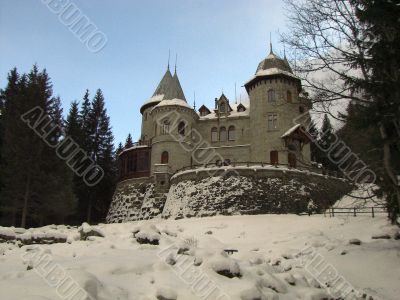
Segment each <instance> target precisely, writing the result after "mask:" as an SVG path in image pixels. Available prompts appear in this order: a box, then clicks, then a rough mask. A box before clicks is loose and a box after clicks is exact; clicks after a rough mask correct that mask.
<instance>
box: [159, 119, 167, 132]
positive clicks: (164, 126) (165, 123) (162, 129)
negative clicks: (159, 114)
mask: <svg viewBox="0 0 400 300" xmlns="http://www.w3.org/2000/svg"><path fill="white" fill-rule="evenodd" d="M168 133H169V120H164V122H163V124H162V127H161V134H168Z"/></svg>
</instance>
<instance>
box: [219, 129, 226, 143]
mask: <svg viewBox="0 0 400 300" xmlns="http://www.w3.org/2000/svg"><path fill="white" fill-rule="evenodd" d="M219 140H220V141H221V142H225V141H226V128H225V127H221V128H220V129H219Z"/></svg>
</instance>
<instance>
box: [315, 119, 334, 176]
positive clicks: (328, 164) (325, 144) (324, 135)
mask: <svg viewBox="0 0 400 300" xmlns="http://www.w3.org/2000/svg"><path fill="white" fill-rule="evenodd" d="M333 133H334V132H333V127H332V124H331V121H330V120H329V118H328V115H327V114H325V115H324V119H323V121H322V127H321V133H320V137H319V141H318V144H319V145H320V147H321V148H322V150H320V152H319V153H320V158H319V159H320V160H321V163H322V165H323V167H324V168H325V169H327V170H330V171H336V170H337V169H338V168H337V166H336V164H335V163H333V162H332V161H331V159H330V158H329V156H328V152H327V151H325V150H328V149H330V148H331V146H332V144H333V143H335V141H336V138H335V136H334V134H333Z"/></svg>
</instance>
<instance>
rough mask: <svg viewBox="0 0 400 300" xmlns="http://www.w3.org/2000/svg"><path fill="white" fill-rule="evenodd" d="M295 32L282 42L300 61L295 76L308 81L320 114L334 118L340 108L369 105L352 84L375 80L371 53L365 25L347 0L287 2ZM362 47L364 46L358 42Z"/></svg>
mask: <svg viewBox="0 0 400 300" xmlns="http://www.w3.org/2000/svg"><path fill="white" fill-rule="evenodd" d="M284 1H285V4H286V8H287V19H288V26H287V27H288V28H289V31H288V32H286V33H283V34H281V39H282V41H283V42H284V43H285V45H287V46H288V48H289V53H290V57H291V58H292V59H295V64H294V65H295V72H296V74H297V75H298V76H299V77H300V78H301V79H302V80H303V86H304V87H305V89H306V90H308V92H309V93H310V97H311V100H312V101H313V104H315V105H314V107H316V110H317V111H321V112H324V113H329V114H330V115H331V116H332V117H334V118H335V119H341V118H340V116H338V115H337V114H334V113H332V112H331V108H332V106H333V105H337V104H338V102H340V101H341V102H346V100H347V101H349V100H355V101H358V102H361V103H364V102H368V100H366V99H364V98H363V97H362V96H361V95H360V94H359V93H357V92H356V91H355V90H354V89H353V86H352V85H351V83H352V82H354V81H356V80H359V79H362V80H369V70H368V69H367V67H366V65H365V63H361V67H359V65H358V64H356V62H358V63H359V62H363V61H365V60H366V59H368V52H367V50H368V49H366V48H365V47H364V45H363V43H362V42H361V39H362V36H361V35H362V29H363V28H362V26H363V25H362V24H360V22H359V21H358V20H357V17H356V12H355V9H354V7H353V6H352V5H351V4H350V1H347V0H324V1H321V0H307V1H304V0H284ZM355 41H359V42H355Z"/></svg>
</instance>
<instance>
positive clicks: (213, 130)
mask: <svg viewBox="0 0 400 300" xmlns="http://www.w3.org/2000/svg"><path fill="white" fill-rule="evenodd" d="M217 141H218V129H217V127H213V128H211V142H217Z"/></svg>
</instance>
